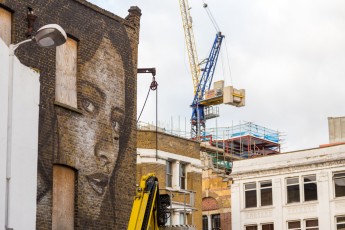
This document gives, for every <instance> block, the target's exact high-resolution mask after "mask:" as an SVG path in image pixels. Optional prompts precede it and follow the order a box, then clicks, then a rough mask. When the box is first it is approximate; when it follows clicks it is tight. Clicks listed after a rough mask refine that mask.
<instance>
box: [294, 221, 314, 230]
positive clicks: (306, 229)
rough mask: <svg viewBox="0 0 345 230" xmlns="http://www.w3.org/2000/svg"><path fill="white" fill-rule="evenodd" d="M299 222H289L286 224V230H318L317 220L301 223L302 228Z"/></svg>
mask: <svg viewBox="0 0 345 230" xmlns="http://www.w3.org/2000/svg"><path fill="white" fill-rule="evenodd" d="M301 223H302V222H301V221H300V220H296V221H289V222H288V223H287V224H288V229H289V230H290V229H291V230H319V221H318V219H309V220H304V221H303V223H304V224H303V225H304V226H303V228H302V225H301Z"/></svg>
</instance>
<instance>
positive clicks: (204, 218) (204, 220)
mask: <svg viewBox="0 0 345 230" xmlns="http://www.w3.org/2000/svg"><path fill="white" fill-rule="evenodd" d="M202 230H208V216H207V215H202Z"/></svg>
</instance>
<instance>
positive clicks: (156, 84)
mask: <svg viewBox="0 0 345 230" xmlns="http://www.w3.org/2000/svg"><path fill="white" fill-rule="evenodd" d="M157 87H158V83H157V82H156V79H155V77H154V76H153V77H152V82H151V84H150V87H149V91H148V92H147V95H146V99H145V102H144V105H143V107H142V109H141V112H140V114H139V117H138V119H137V123H138V122H139V120H140V117H141V114H142V113H143V111H144V108H145V106H146V102H147V99H148V97H149V95H150V92H151V90H152V91H155V90H156V89H157ZM156 110H157V98H156Z"/></svg>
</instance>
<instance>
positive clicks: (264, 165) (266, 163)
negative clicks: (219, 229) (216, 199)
mask: <svg viewBox="0 0 345 230" xmlns="http://www.w3.org/2000/svg"><path fill="white" fill-rule="evenodd" d="M344 163H345V145H338V146H333V147H327V148H319V149H310V150H304V151H298V152H293V153H287V154H281V155H275V156H268V157H263V158H256V159H249V160H242V161H235V162H234V167H233V171H232V176H233V180H234V183H233V184H232V187H231V199H232V200H231V201H232V229H237V230H242V229H245V228H244V226H245V225H250V224H257V225H258V226H259V225H260V224H261V223H274V229H281V230H285V229H287V224H286V223H287V221H291V220H305V219H310V218H317V219H318V220H319V229H322V230H323V229H336V228H335V216H337V215H345V197H339V198H335V197H334V186H333V180H332V176H333V173H334V172H341V171H343V172H344V171H345V164H344ZM310 174H316V180H317V192H318V200H317V201H310V202H300V203H293V204H287V203H286V196H287V194H286V182H285V179H286V178H287V177H295V176H304V175H310ZM264 180H272V190H273V205H272V206H266V207H257V208H247V209H246V208H244V184H245V183H248V182H258V181H264ZM300 189H301V187H300ZM258 229H259V230H260V229H261V228H258ZM302 229H304V228H302Z"/></svg>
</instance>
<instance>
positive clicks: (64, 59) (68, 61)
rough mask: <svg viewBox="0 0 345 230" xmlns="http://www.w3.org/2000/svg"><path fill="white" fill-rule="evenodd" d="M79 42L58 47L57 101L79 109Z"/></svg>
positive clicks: (69, 39) (70, 40)
mask: <svg viewBox="0 0 345 230" xmlns="http://www.w3.org/2000/svg"><path fill="white" fill-rule="evenodd" d="M77 47H78V43H77V41H75V40H73V39H71V38H68V39H67V41H66V43H65V44H63V45H61V46H58V47H56V82H55V87H56V88H55V101H56V102H58V103H61V104H63V105H67V106H71V107H73V108H77Z"/></svg>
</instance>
